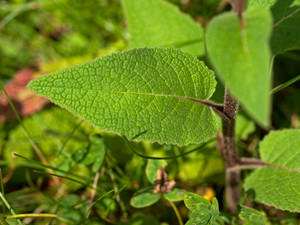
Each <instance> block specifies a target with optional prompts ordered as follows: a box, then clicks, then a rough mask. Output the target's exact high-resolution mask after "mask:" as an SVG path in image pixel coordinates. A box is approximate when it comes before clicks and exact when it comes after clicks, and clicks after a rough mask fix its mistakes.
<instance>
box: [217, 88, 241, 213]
mask: <svg viewBox="0 0 300 225" xmlns="http://www.w3.org/2000/svg"><path fill="white" fill-rule="evenodd" d="M238 105H239V104H238V101H237V100H235V99H234V98H233V97H232V96H231V94H230V93H229V91H228V89H227V88H226V91H225V97H224V111H223V113H224V114H225V115H226V117H227V118H226V117H223V118H222V126H223V149H222V151H221V152H222V156H223V159H224V164H225V168H226V187H225V188H226V200H227V205H228V209H229V211H230V212H232V213H233V212H236V206H237V204H238V203H239V200H240V197H241V188H240V171H239V170H230V168H231V167H234V166H236V165H237V164H238V163H239V156H238V154H237V151H236V147H235V138H234V136H235V118H236V114H237V109H238Z"/></svg>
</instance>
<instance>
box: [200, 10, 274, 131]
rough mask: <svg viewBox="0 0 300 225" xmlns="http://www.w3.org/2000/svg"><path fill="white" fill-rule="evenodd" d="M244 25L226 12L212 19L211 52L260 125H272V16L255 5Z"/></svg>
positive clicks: (224, 77) (217, 67)
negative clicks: (270, 121) (270, 44)
mask: <svg viewBox="0 0 300 225" xmlns="http://www.w3.org/2000/svg"><path fill="white" fill-rule="evenodd" d="M243 19H244V21H243V23H242V24H241V23H240V21H239V18H238V16H237V15H235V14H233V13H231V12H226V13H223V14H221V15H219V16H216V17H215V18H214V19H212V21H211V22H210V24H209V26H208V29H207V32H206V37H205V38H206V44H207V52H208V55H209V57H210V59H211V62H212V64H213V66H214V68H215V70H216V72H217V75H219V76H220V78H221V79H222V80H223V82H224V83H225V84H227V86H228V88H229V90H230V91H231V93H232V94H233V96H234V97H235V98H237V99H238V100H239V101H240V102H241V104H242V106H243V107H244V108H245V109H246V111H247V112H248V113H249V114H250V115H251V116H252V117H253V118H254V119H255V120H256V121H257V122H259V123H260V124H262V125H265V126H267V125H269V115H270V94H269V93H270V88H271V80H270V59H271V53H270V50H269V44H268V43H269V36H270V32H271V24H272V22H271V15H270V12H269V11H268V10H266V9H264V8H263V7H255V8H251V9H249V10H248V11H246V12H245V14H244V18H243Z"/></svg>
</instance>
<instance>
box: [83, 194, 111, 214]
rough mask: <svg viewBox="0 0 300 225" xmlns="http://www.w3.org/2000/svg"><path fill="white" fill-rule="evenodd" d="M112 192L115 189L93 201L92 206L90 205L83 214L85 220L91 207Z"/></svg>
mask: <svg viewBox="0 0 300 225" xmlns="http://www.w3.org/2000/svg"><path fill="white" fill-rule="evenodd" d="M114 191H115V189H112V190H110V191H108V192H106V193H105V194H103V195H101V196H100V197H99V198H97V200H96V201H94V202H93V204H91V205H90V207H89V208H88V210H87V212H86V214H85V218H87V216H88V213H89V211H90V210H91V209H92V208H93V206H94V205H95V204H96V203H97V202H98V201H100V200H101V199H102V198H104V197H105V196H107V195H109V194H110V193H112V192H114Z"/></svg>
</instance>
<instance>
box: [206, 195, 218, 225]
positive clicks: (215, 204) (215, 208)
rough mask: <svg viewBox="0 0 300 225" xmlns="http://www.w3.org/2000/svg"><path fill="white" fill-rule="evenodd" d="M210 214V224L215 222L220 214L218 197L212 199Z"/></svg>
mask: <svg viewBox="0 0 300 225" xmlns="http://www.w3.org/2000/svg"><path fill="white" fill-rule="evenodd" d="M210 214H211V219H210V221H209V224H214V223H215V221H216V220H217V218H218V217H219V214H220V211H219V203H218V200H217V199H216V198H213V200H212V201H211V207H210Z"/></svg>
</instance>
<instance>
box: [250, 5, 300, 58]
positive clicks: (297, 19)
mask: <svg viewBox="0 0 300 225" xmlns="http://www.w3.org/2000/svg"><path fill="white" fill-rule="evenodd" d="M248 2H249V4H248V5H249V6H250V7H252V6H257V5H262V6H264V7H266V8H267V9H270V10H271V12H272V15H273V19H274V22H273V23H274V25H273V34H272V36H271V49H272V53H273V55H277V54H279V53H282V52H285V51H287V50H288V49H290V48H292V47H294V46H296V45H298V44H300V29H299V26H300V1H299V0H284V1H280V0H263V1H262V0H251V1H248Z"/></svg>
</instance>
